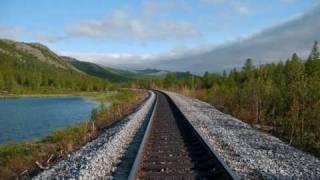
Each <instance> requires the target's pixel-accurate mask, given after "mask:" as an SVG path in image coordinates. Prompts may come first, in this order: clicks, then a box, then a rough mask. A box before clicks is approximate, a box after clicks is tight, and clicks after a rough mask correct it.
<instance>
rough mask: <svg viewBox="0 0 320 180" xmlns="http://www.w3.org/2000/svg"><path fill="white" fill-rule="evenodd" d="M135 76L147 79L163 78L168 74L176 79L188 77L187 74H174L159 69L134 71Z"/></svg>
mask: <svg viewBox="0 0 320 180" xmlns="http://www.w3.org/2000/svg"><path fill="white" fill-rule="evenodd" d="M134 72H136V73H137V74H140V75H143V76H149V77H157V78H164V77H165V76H166V75H167V74H168V73H173V74H174V75H175V76H176V77H177V78H183V77H185V76H187V75H189V72H174V71H167V70H159V69H148V68H147V69H142V70H135V71H134Z"/></svg>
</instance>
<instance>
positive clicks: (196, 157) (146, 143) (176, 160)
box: [129, 92, 239, 179]
mask: <svg viewBox="0 0 320 180" xmlns="http://www.w3.org/2000/svg"><path fill="white" fill-rule="evenodd" d="M156 94H157V99H156V104H155V107H154V109H153V112H152V116H151V119H150V121H149V124H148V127H147V130H146V132H145V135H144V137H143V140H142V143H141V145H140V148H139V152H138V155H137V157H136V159H135V162H134V164H133V167H132V169H131V172H130V175H129V179H239V178H238V177H237V176H236V175H235V174H234V173H233V172H232V171H231V170H230V169H229V168H228V167H227V166H226V164H225V163H224V162H223V161H222V158H220V157H219V155H218V153H217V152H215V151H214V150H213V148H212V147H211V146H210V145H209V144H208V143H207V142H206V141H205V140H204V139H203V138H201V136H200V135H199V133H198V131H197V130H195V129H194V128H193V126H192V125H191V124H190V123H189V121H188V120H187V119H186V118H185V117H184V115H183V114H182V113H181V111H180V110H179V109H178V108H177V106H176V105H175V104H174V102H173V101H172V100H171V99H170V98H169V97H168V96H167V95H165V94H164V93H161V92H156Z"/></svg>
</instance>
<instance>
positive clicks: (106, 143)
mask: <svg viewBox="0 0 320 180" xmlns="http://www.w3.org/2000/svg"><path fill="white" fill-rule="evenodd" d="M154 100H155V94H154V93H153V92H151V96H150V97H149V99H148V100H147V101H146V102H145V103H144V104H143V105H142V106H141V107H140V109H139V110H138V111H136V112H135V113H133V114H131V115H129V116H128V117H127V118H126V119H123V120H121V121H120V122H119V123H117V124H116V125H115V126H113V127H111V128H109V129H107V130H105V132H104V133H103V134H101V135H100V136H99V137H98V138H97V139H95V140H94V141H92V142H90V143H88V144H86V145H85V146H83V147H82V148H81V149H80V150H78V151H76V152H74V153H72V154H71V155H70V156H69V157H67V158H66V159H65V160H63V161H61V162H59V163H58V164H56V165H55V166H53V167H52V168H51V169H49V170H46V171H43V172H42V173H40V174H39V175H38V176H36V177H34V179H112V173H113V172H114V171H115V170H116V166H117V164H118V163H119V161H120V159H121V157H122V156H123V155H124V154H125V151H126V149H127V147H128V146H129V144H130V143H131V141H132V139H133V137H134V135H135V134H136V132H137V131H138V130H139V128H140V126H141V125H142V123H143V121H144V120H145V119H146V116H147V114H148V112H149V110H150V108H151V107H152V104H153V102H154Z"/></svg>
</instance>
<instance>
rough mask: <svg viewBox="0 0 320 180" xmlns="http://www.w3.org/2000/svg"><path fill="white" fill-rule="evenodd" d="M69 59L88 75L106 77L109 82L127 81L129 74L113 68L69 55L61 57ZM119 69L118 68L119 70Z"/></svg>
mask: <svg viewBox="0 0 320 180" xmlns="http://www.w3.org/2000/svg"><path fill="white" fill-rule="evenodd" d="M63 58H64V59H66V60H67V61H69V62H70V63H71V64H72V65H73V66H74V67H76V68H77V69H79V70H81V71H82V72H85V73H86V74H88V75H92V76H96V77H99V78H102V79H108V80H109V81H111V82H124V81H128V80H129V77H130V76H124V75H122V73H120V72H118V71H117V70H115V69H111V68H105V67H102V66H99V65H97V64H94V63H90V62H82V61H78V60H75V59H72V58H69V57H63ZM119 71H120V70H119Z"/></svg>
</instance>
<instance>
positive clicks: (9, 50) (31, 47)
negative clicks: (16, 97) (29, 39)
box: [0, 40, 110, 94]
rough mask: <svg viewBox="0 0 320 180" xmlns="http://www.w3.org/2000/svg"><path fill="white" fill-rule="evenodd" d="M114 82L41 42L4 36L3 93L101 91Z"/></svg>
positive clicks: (0, 46)
mask: <svg viewBox="0 0 320 180" xmlns="http://www.w3.org/2000/svg"><path fill="white" fill-rule="evenodd" d="M109 85H110V83H109V82H108V81H106V80H102V79H99V78H96V77H93V76H88V75H86V74H85V73H83V72H82V71H80V70H79V69H77V68H76V67H74V66H73V65H72V64H71V63H69V62H67V61H65V60H63V59H62V58H60V57H59V56H58V55H57V54H55V53H54V52H52V51H51V50H50V49H48V48H47V47H45V46H43V45H41V44H37V43H23V42H16V41H11V40H0V93H1V94H3V93H29V92H32V93H35V92H41V93H43V92H53V91H55V92H57V91H58V90H59V92H61V90H62V89H63V90H64V91H97V90H103V89H106V88H107V87H108V86H109Z"/></svg>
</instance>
